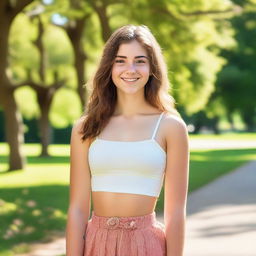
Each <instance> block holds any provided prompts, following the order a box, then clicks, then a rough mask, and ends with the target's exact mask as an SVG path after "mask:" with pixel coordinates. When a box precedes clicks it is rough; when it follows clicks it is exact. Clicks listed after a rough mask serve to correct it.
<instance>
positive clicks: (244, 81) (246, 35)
mask: <svg viewBox="0 0 256 256" xmlns="http://www.w3.org/2000/svg"><path fill="white" fill-rule="evenodd" d="M245 8H246V7H245ZM248 9H249V11H248V12H246V13H244V14H243V15H242V16H238V17H234V18H233V19H232V25H233V27H234V29H235V31H236V35H235V38H236V40H237V45H236V47H235V48H233V49H231V50H229V51H228V50H226V51H223V53H222V54H223V56H224V57H225V58H226V59H227V60H228V64H227V65H226V66H225V67H224V68H223V70H222V71H221V72H220V74H219V77H218V83H217V85H218V88H217V93H218V95H219V96H220V97H221V98H222V101H223V103H224V105H225V107H226V109H227V112H228V113H229V115H232V114H233V113H234V112H235V111H238V112H240V114H241V116H242V118H243V120H244V121H245V123H246V124H247V128H248V129H253V127H255V125H256V118H255V116H256V102H255V95H256V87H255V70H256V63H255V59H256V51H255V49H256V42H255V40H253V38H255V37H256V32H255V28H256V21H255V18H256V10H254V11H252V10H250V8H249V7H248Z"/></svg>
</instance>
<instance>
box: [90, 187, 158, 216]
mask: <svg viewBox="0 0 256 256" xmlns="http://www.w3.org/2000/svg"><path fill="white" fill-rule="evenodd" d="M92 202H93V211H94V213H95V214H96V215H98V216H105V217H110V216H116V217H129V216H130V217H132V216H141V215H146V214H150V213H152V212H153V211H154V209H155V205H156V202H157V197H152V196H146V195H138V194H128V193H113V192H105V191H93V192H92Z"/></svg>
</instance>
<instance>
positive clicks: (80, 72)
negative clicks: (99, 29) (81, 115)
mask: <svg viewBox="0 0 256 256" xmlns="http://www.w3.org/2000/svg"><path fill="white" fill-rule="evenodd" d="M85 21H86V17H82V18H80V19H76V20H75V23H74V24H75V25H74V24H72V26H69V27H67V28H66V32H67V35H68V37H69V40H70V42H71V45H72V47H73V52H74V66H75V70H76V78H77V92H78V95H79V98H80V101H81V106H82V111H83V110H84V106H85V104H86V102H87V90H86V87H85V86H84V85H85V61H86V54H85V52H84V48H83V42H82V40H83V33H84V27H85Z"/></svg>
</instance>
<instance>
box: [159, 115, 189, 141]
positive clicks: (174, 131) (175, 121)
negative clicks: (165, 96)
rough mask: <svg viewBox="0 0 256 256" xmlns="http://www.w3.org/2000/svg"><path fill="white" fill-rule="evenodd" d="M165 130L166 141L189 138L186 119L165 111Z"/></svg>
mask: <svg viewBox="0 0 256 256" xmlns="http://www.w3.org/2000/svg"><path fill="white" fill-rule="evenodd" d="M163 130H164V134H165V138H166V141H167V142H168V141H175V140H179V139H182V138H183V139H184V138H185V139H187V138H188V129H187V125H186V123H185V121H184V120H183V119H182V118H181V117H178V116H176V115H174V114H171V113H168V112H167V113H165V115H164V118H163Z"/></svg>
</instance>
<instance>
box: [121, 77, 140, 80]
mask: <svg viewBox="0 0 256 256" xmlns="http://www.w3.org/2000/svg"><path fill="white" fill-rule="evenodd" d="M121 79H123V80H124V79H137V80H138V79H140V78H139V77H121Z"/></svg>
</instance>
